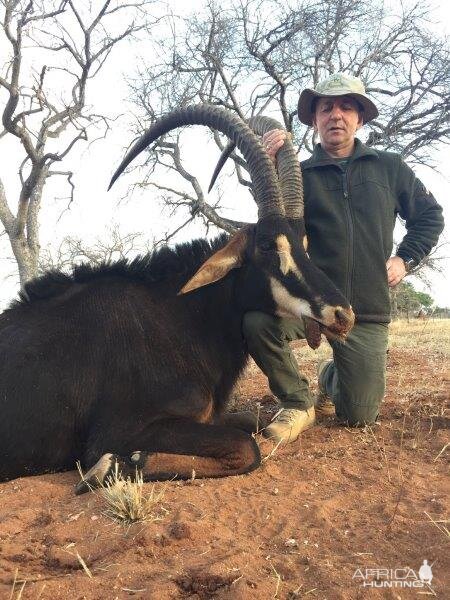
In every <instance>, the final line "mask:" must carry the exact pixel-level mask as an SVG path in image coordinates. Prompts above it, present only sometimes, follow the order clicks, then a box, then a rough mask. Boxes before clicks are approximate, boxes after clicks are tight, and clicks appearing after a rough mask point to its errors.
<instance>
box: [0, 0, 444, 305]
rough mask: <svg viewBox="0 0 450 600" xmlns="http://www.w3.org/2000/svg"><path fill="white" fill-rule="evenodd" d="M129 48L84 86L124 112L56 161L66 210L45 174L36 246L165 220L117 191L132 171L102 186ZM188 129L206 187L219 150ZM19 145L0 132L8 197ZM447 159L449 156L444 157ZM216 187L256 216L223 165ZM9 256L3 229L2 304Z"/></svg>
mask: <svg viewBox="0 0 450 600" xmlns="http://www.w3.org/2000/svg"><path fill="white" fill-rule="evenodd" d="M168 4H169V5H172V6H173V8H174V11H175V12H178V13H183V12H186V11H190V10H192V8H194V7H195V6H196V5H199V6H200V5H203V4H204V2H203V0H190V1H189V2H185V1H184V0H171V1H169V2H168ZM437 8H438V9H441V10H442V16H443V18H442V24H443V26H445V25H444V24H445V23H446V22H447V20H446V19H445V18H444V3H442V4H441V3H438V5H437ZM135 54H137V55H139V54H141V55H144V54H145V48H144V46H143V45H141V46H140V47H139V45H134V46H130V45H128V44H123V45H122V46H121V48H120V49H116V51H115V53H114V54H113V56H112V57H111V58H110V60H109V63H108V65H107V66H106V65H105V68H104V71H103V72H102V73H101V75H100V76H99V78H98V79H96V80H95V81H94V82H95V86H94V87H93V88H91V90H90V92H89V97H88V99H89V101H90V102H92V103H95V106H96V107H98V110H99V111H104V110H105V107H106V110H107V111H108V112H109V114H115V113H116V114H118V113H123V116H122V117H121V118H120V119H119V120H118V121H117V122H116V123H115V124H114V126H113V128H112V130H111V132H110V134H109V135H108V137H107V139H106V141H105V140H99V141H98V142H95V143H94V144H92V145H87V144H85V146H84V148H83V150H82V151H80V152H78V153H75V154H70V155H69V158H68V160H66V161H65V165H61V168H67V169H69V168H70V170H72V171H74V173H75V177H74V181H75V184H76V196H75V201H74V202H73V204H72V205H71V207H70V210H66V211H64V208H65V207H66V206H67V203H68V202H67V199H64V196H67V195H68V190H67V187H66V186H65V185H64V182H63V180H62V179H61V180H59V181H56V178H52V181H51V182H50V184H49V185H48V186H47V187H46V188H45V192H44V201H43V206H42V211H41V224H42V227H41V245H42V247H45V246H46V245H48V244H53V245H54V246H57V245H58V244H59V242H60V241H61V240H62V238H63V237H64V236H65V235H75V236H78V237H81V238H83V240H85V241H86V244H87V245H89V244H92V243H93V242H94V240H95V238H96V237H103V238H105V237H107V230H108V228H110V227H111V226H112V224H113V223H115V224H118V225H119V226H120V229H121V231H122V232H123V233H124V234H126V233H128V232H136V231H137V232H141V233H142V234H144V237H146V238H147V237H148V239H150V240H151V239H153V238H158V237H159V236H160V235H161V233H162V232H163V231H164V230H166V229H168V228H169V226H170V225H171V222H170V220H169V217H168V216H167V214H163V212H162V211H161V206H160V205H159V204H158V202H155V201H152V196H153V192H150V191H148V192H146V193H145V194H137V193H136V194H133V196H132V197H131V198H130V197H128V198H125V199H124V197H126V196H127V190H128V185H129V184H130V183H131V182H132V180H133V176H132V175H130V176H128V177H127V176H124V177H122V178H121V179H120V180H119V181H118V183H117V184H116V186H115V187H114V188H113V189H112V191H111V192H109V193H107V192H106V188H107V186H108V182H109V179H110V177H111V174H112V173H113V171H114V170H115V168H116V167H117V165H118V163H119V162H120V160H121V159H122V157H123V154H124V150H125V148H126V146H127V145H128V144H129V143H130V141H131V140H132V134H131V133H130V131H129V129H128V127H129V119H128V115H129V113H130V111H131V110H132V107H131V106H129V105H127V102H126V99H127V97H128V95H129V92H128V89H127V85H126V82H125V76H126V75H131V74H132V73H133V65H135V64H136V60H137V58H136V56H135ZM3 99H4V97H3V96H0V101H2V100H3ZM194 129H195V131H194V132H193V133H190V134H188V138H189V139H188V140H187V143H186V146H187V145H189V144H195V152H192V150H190V151H189V155H188V157H187V159H188V165H187V166H188V167H191V168H192V171H193V172H194V173H195V174H196V175H197V176H198V177H199V179H200V182H201V183H202V184H203V185H204V186H205V187H206V188H207V181H209V177H210V174H211V172H212V170H213V168H214V165H215V163H216V160H217V157H218V153H217V149H215V148H210V149H207V148H205V144H204V141H203V140H204V138H203V136H202V135H201V134H200V133H198V128H194ZM80 148H81V146H80ZM18 151H19V147H18V145H17V144H16V143H15V142H11V141H10V140H7V139H6V138H3V139H1V140H0V153H1V156H2V162H1V166H0V177H1V178H2V180H3V183H4V185H5V187H6V189H7V193H8V195H9V196H10V197H12V196H14V195H17V167H18V162H17V161H14V160H12V159H14V157H15V155H17V153H18ZM9 157H11V159H10V158H9ZM446 163H447V164H448V157H447V160H446ZM441 165H442V167H441V171H443V172H445V171H447V172H448V167H447V166H446V165H444V158H442V160H441ZM415 170H416V173H417V174H418V176H419V177H420V178H421V180H422V181H423V183H424V184H425V186H426V187H427V188H429V189H430V190H431V191H432V192H433V194H434V195H435V196H436V198H437V199H438V201H439V202H440V203H441V204H442V205H443V206H444V208H445V212H446V221H447V223H448V222H450V210H449V202H448V185H449V180H448V179H447V180H446V179H445V178H444V177H443V176H440V175H437V174H436V173H434V172H432V171H431V170H430V169H426V168H423V167H422V168H417V169H415ZM222 187H224V188H225V187H226V189H227V197H233V199H234V198H235V203H232V204H231V206H233V207H235V208H230V210H229V211H228V213H227V215H226V216H228V217H230V218H235V219H242V220H255V217H256V209H255V207H254V206H253V203H252V202H251V200H250V198H249V197H248V194H247V193H246V191H245V190H243V189H239V188H238V186H236V184H234V183H233V181H232V179H231V178H228V177H227V175H226V173H225V175H224V176H222ZM200 232H201V230H200V229H198V228H197V229H195V228H194V229H192V228H191V230H190V232H187V233H186V234H184V235H185V236H186V235H188V236H189V237H192V236H196V235H199V233H200ZM444 236H445V237H444V240H447V241H448V237H449V236H448V228H447V231H446V232H445V234H444ZM398 237H399V236H397V238H398ZM180 241H181V240H180ZM445 253H446V254H447V255H448V254H450V251H449V250H447V251H446V252H445ZM10 257H11V251H10V248H9V246H8V243H7V240H6V236H4V235H3V236H1V237H0V288H1V289H0V308H1V307H4V306H5V305H6V304H7V303H8V301H9V300H10V299H11V298H13V297H14V296H15V294H16V291H17V277H16V276H15V271H16V269H15V266H14V263H13V262H11V258H10ZM11 274H13V276H11ZM449 279H450V264H449V263H448V262H447V274H446V277H445V278H442V276H440V277H435V278H434V280H433V289H432V295H433V297H434V298H435V299H436V302H437V304H439V305H441V306H442V305H447V306H448V305H450V300H449V299H448V297H449V294H448V286H447V282H448V280H449Z"/></svg>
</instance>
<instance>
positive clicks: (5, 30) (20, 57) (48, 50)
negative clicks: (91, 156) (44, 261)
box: [0, 0, 154, 285]
mask: <svg viewBox="0 0 450 600" xmlns="http://www.w3.org/2000/svg"><path fill="white" fill-rule="evenodd" d="M153 1H154V0H129V1H123V2H121V1H120V0H103V1H102V2H95V3H90V2H85V1H78V0H77V1H76V2H75V0H0V14H1V22H2V26H1V29H0V48H2V49H3V48H5V49H6V53H7V58H6V60H5V59H4V60H5V62H4V64H3V65H0V93H2V95H1V96H0V97H1V98H5V99H6V101H5V103H4V108H3V112H2V123H3V127H4V130H3V131H2V132H1V133H0V138H1V137H3V136H13V137H15V138H17V139H18V140H19V141H20V148H21V149H20V151H19V152H20V153H21V156H20V159H19V161H18V173H19V177H20V192H19V197H18V199H16V198H12V194H10V195H9V196H10V197H8V194H7V191H6V189H5V186H4V183H3V181H2V179H1V169H0V220H1V223H2V224H3V227H4V228H5V231H6V233H7V235H8V237H9V241H10V244H11V248H12V251H13V254H14V257H15V259H16V261H17V264H18V267H19V275H20V282H21V284H22V285H23V284H24V283H25V282H26V281H27V280H28V279H30V278H31V277H33V276H35V275H36V274H37V272H38V259H39V249H40V248H39V210H40V207H41V200H42V195H43V190H44V186H45V184H46V182H47V180H48V179H49V178H50V177H54V176H60V177H65V178H66V179H67V184H68V186H69V188H70V196H71V198H73V189H74V188H73V183H72V179H71V177H72V172H71V171H69V170H65V169H61V168H59V169H58V168H57V167H56V165H57V164H59V163H61V161H63V160H64V159H65V158H66V157H67V156H68V155H69V153H70V152H71V151H72V150H73V148H74V147H75V146H76V145H77V144H78V143H79V142H80V141H81V140H87V139H88V131H89V130H91V129H92V130H95V131H96V132H97V134H99V128H102V129H103V134H106V131H107V129H108V126H109V124H108V119H107V118H106V117H105V116H103V115H101V114H96V113H95V112H94V111H93V109H92V107H91V106H89V104H88V103H87V92H88V88H89V86H90V84H91V81H92V80H93V79H94V78H95V77H96V76H97V75H98V73H99V71H100V70H101V69H102V67H103V66H104V64H105V62H106V61H107V60H108V59H109V57H110V56H111V53H112V51H113V50H114V48H115V47H116V46H117V45H118V44H119V42H121V41H122V40H125V39H131V38H133V36H135V35H136V34H137V33H138V32H139V31H140V30H142V29H144V28H146V27H148V26H149V18H148V17H149V12H148V7H149V6H150V5H151V4H152V3H153ZM94 11H95V12H94ZM2 36H3V37H2ZM2 51H3V50H2ZM3 55H4V54H3ZM16 200H17V209H16V207H15V204H16V202H15V201H16Z"/></svg>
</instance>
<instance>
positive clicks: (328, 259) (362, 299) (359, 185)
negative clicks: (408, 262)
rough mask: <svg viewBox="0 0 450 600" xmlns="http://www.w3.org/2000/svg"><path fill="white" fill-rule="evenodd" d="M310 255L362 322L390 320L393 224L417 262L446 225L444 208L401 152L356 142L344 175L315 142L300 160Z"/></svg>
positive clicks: (403, 252)
mask: <svg viewBox="0 0 450 600" xmlns="http://www.w3.org/2000/svg"><path fill="white" fill-rule="evenodd" d="M301 167H302V172H303V185H304V192H305V225H306V233H307V236H308V252H309V255H310V257H311V259H312V260H313V262H314V263H315V264H316V265H317V266H319V267H320V268H321V269H322V270H323V271H324V272H325V273H326V274H327V275H328V276H329V277H330V279H331V280H332V281H333V282H334V283H335V285H336V286H337V287H338V288H339V289H340V290H341V291H342V292H343V294H344V295H345V297H346V298H347V299H348V300H349V301H350V304H351V305H352V307H353V310H354V312H355V314H356V318H357V320H359V321H373V322H379V323H387V322H389V321H390V303H389V289H388V283H387V272H386V261H387V259H388V258H389V257H390V256H391V253H392V247H393V230H394V224H395V219H396V217H397V215H400V217H401V218H402V219H404V220H405V223H406V229H407V233H406V235H405V237H404V238H403V240H402V242H401V244H400V245H399V246H398V248H397V255H398V256H400V257H402V258H403V259H409V258H412V259H414V260H415V261H417V262H420V261H421V260H422V259H423V258H424V257H425V256H426V255H427V254H428V253H429V252H430V250H431V248H432V247H433V246H434V245H435V244H436V243H437V241H438V237H439V234H440V233H441V231H442V229H443V227H444V220H443V217H442V208H441V207H440V206H439V204H438V203H437V202H436V200H435V199H434V197H433V196H432V195H431V194H430V192H428V191H427V190H426V189H425V187H424V185H423V184H422V183H421V182H420V181H419V179H417V177H416V176H415V175H414V172H413V171H412V170H411V169H410V168H409V167H408V165H406V163H405V162H403V160H402V159H401V157H400V156H399V155H398V154H394V153H392V152H383V151H380V150H374V149H372V148H369V147H368V146H365V145H364V144H362V143H361V142H360V141H359V140H356V145H355V151H354V153H353V155H352V156H351V158H350V160H349V163H348V166H347V170H346V171H345V170H343V169H342V168H341V167H340V166H339V165H338V163H337V162H336V161H335V160H334V159H333V158H331V157H330V156H329V155H328V154H327V153H326V152H325V151H324V150H323V149H322V147H321V145H320V144H318V145H317V146H316V147H315V149H314V152H313V154H312V156H311V157H310V158H309V159H308V160H305V161H303V162H302V163H301Z"/></svg>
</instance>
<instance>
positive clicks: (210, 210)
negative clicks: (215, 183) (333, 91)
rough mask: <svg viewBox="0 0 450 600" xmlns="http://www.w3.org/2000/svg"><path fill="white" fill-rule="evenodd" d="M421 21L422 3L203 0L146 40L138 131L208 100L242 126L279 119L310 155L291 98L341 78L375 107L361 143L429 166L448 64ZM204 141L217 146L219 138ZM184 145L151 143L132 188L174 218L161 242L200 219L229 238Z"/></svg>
mask: <svg viewBox="0 0 450 600" xmlns="http://www.w3.org/2000/svg"><path fill="white" fill-rule="evenodd" d="M430 14H431V13H430V9H429V8H427V7H426V6H425V7H424V6H423V5H422V3H417V4H411V3H410V4H409V5H408V4H403V3H402V4H400V3H398V4H394V5H393V7H391V8H389V7H387V6H386V4H385V3H384V2H382V1H381V0H373V1H372V2H370V3H368V2H366V0H323V1H321V2H316V1H315V0H293V1H292V2H289V3H280V2H278V1H277V0H235V1H232V2H230V3H229V4H225V5H224V3H223V2H215V1H214V0H209V1H207V2H206V3H205V7H204V11H203V12H202V13H198V12H197V13H196V15H195V18H193V15H189V16H188V17H186V18H180V17H177V16H174V15H173V16H172V20H171V35H169V36H168V35H167V31H164V35H163V36H162V37H161V38H160V39H155V40H154V55H155V56H157V57H158V58H157V60H155V61H154V62H153V64H150V65H146V68H145V70H143V71H142V72H141V73H140V75H139V77H137V79H136V80H135V81H134V82H133V83H132V84H131V85H132V88H133V93H134V99H135V102H136V105H137V106H138V107H139V109H140V111H141V116H142V119H141V123H140V125H139V127H138V129H140V130H142V129H143V128H145V127H147V126H148V125H149V124H150V123H151V122H153V121H154V120H155V119H156V118H157V117H158V116H159V115H160V114H162V113H165V112H167V111H169V110H172V109H174V108H176V107H180V106H183V105H186V104H190V103H195V102H210V103H213V104H217V105H221V106H224V107H226V108H228V109H231V110H234V111H236V112H237V113H238V114H239V115H240V116H241V117H244V118H247V117H250V116H252V115H255V114H259V113H262V112H264V113H265V114H270V115H271V116H274V117H277V118H278V119H279V120H280V121H281V122H282V123H283V125H284V126H285V127H286V129H288V130H289V131H290V132H292V134H293V136H294V138H295V140H296V141H297V143H298V147H299V151H300V152H305V151H312V146H313V132H312V130H311V128H306V127H305V126H303V125H301V124H300V123H299V122H298V120H297V119H296V118H295V117H296V109H297V100H298V94H299V91H300V90H301V89H302V88H304V87H311V86H314V85H315V84H316V83H317V82H318V81H319V80H320V79H321V78H323V77H325V76H327V75H328V74H331V73H333V72H336V71H347V72H350V73H353V74H354V75H357V76H359V77H361V78H362V80H363V81H364V82H365V85H366V88H367V90H368V92H369V93H370V94H371V95H372V97H374V99H375V101H376V103H377V105H378V106H379V107H380V116H379V118H377V119H376V120H375V121H373V122H372V123H370V124H369V125H368V126H367V127H366V130H367V140H366V143H367V144H368V145H369V146H374V147H380V148H383V149H390V150H393V151H396V152H400V153H401V154H402V156H403V157H404V158H405V159H407V160H408V161H409V162H411V163H422V164H426V165H429V166H431V167H433V166H434V163H433V157H434V155H435V153H436V150H438V149H439V148H442V147H443V146H444V145H445V144H448V139H449V138H448V134H449V130H450V127H449V106H450V97H449V94H448V90H449V89H450V68H449V65H450V61H449V49H448V45H447V43H446V40H445V39H443V38H442V37H439V35H438V34H437V33H436V32H435V31H432V22H431V21H430V19H431V16H430ZM137 133H139V131H138V132H137ZM211 137H212V139H213V140H214V142H215V144H216V145H217V146H218V147H219V148H220V149H222V148H223V145H224V141H223V139H222V138H221V137H220V136H219V135H218V134H213V133H211ZM182 139H183V134H181V135H180V134H170V135H168V136H166V137H165V138H164V139H162V140H161V141H159V142H157V143H155V144H154V145H153V147H152V152H151V153H149V154H148V157H147V159H146V163H145V164H146V168H147V170H146V175H145V178H144V180H143V181H141V183H140V184H139V185H145V186H152V187H154V188H156V189H157V190H158V193H159V194H160V197H161V198H162V199H163V201H164V203H165V204H166V205H167V206H168V208H169V210H170V211H172V212H174V211H176V212H177V213H178V214H180V222H178V223H177V225H176V228H174V229H173V230H172V232H171V233H169V234H168V235H167V237H169V238H170V236H171V235H172V234H173V233H176V232H178V231H179V229H181V228H182V227H184V226H186V225H187V224H189V223H191V222H192V220H194V219H198V218H200V219H202V220H203V222H204V223H205V224H206V225H209V224H212V225H215V226H217V227H220V228H222V229H225V230H228V231H232V230H233V229H235V228H236V227H239V225H240V223H238V222H235V221H233V220H231V219H227V218H224V216H223V211H222V210H221V206H222V201H221V198H220V197H219V198H217V196H216V197H215V198H216V199H215V200H214V201H212V202H208V201H207V194H206V192H205V190H204V189H203V188H202V186H201V185H200V183H199V180H198V179H197V177H196V176H195V175H194V173H192V172H190V171H189V169H188V168H187V166H186V155H187V154H188V153H186V152H185V153H184V155H183V151H182V150H183V144H182ZM190 153H192V148H189V154H190ZM232 158H233V160H234V166H235V173H236V175H237V178H238V180H239V181H240V183H242V184H243V185H245V186H247V187H249V185H250V184H249V182H248V180H247V177H246V173H245V164H244V162H243V160H242V158H241V157H240V156H239V155H237V154H236V153H233V155H232ZM162 169H165V170H166V171H169V173H172V180H171V183H170V184H167V183H163V182H162V178H161V177H160V173H161V170H162ZM175 176H176V177H175ZM176 181H177V182H178V183H175V182H176Z"/></svg>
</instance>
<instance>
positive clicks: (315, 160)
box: [302, 138, 378, 168]
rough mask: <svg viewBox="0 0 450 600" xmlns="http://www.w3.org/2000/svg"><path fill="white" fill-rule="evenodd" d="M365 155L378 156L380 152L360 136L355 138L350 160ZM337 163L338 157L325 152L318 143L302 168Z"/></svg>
mask: <svg viewBox="0 0 450 600" xmlns="http://www.w3.org/2000/svg"><path fill="white" fill-rule="evenodd" d="M363 156H375V157H378V152H377V151H376V150H373V149H372V148H369V146H366V145H365V144H363V143H362V142H361V140H359V139H358V138H355V150H354V151H353V154H352V155H351V157H350V162H353V161H355V160H358V159H359V158H361V157H363ZM335 164H336V159H335V158H332V157H331V156H330V155H329V154H327V153H326V152H325V150H324V149H323V148H322V145H321V144H316V145H315V147H314V151H313V153H312V155H311V157H310V158H308V159H307V160H306V161H305V162H304V164H302V168H311V167H318V166H321V165H335Z"/></svg>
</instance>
